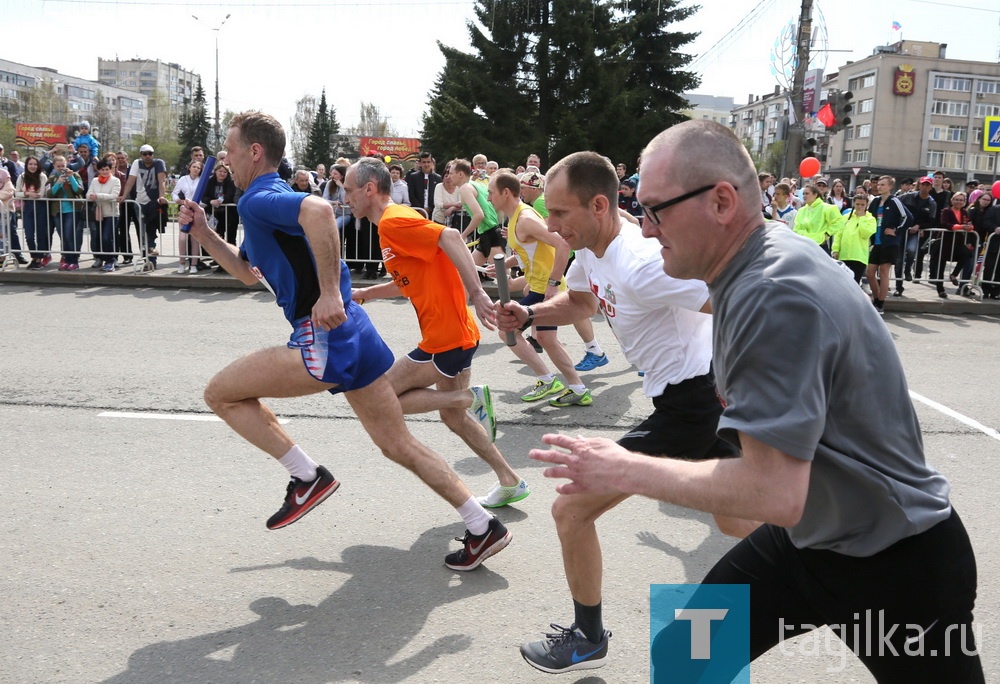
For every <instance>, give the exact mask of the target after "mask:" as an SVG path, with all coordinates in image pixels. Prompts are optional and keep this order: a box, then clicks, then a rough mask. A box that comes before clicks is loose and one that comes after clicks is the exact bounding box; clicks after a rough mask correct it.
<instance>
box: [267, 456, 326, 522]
mask: <svg viewBox="0 0 1000 684" xmlns="http://www.w3.org/2000/svg"><path fill="white" fill-rule="evenodd" d="M339 486H340V483H339V482H338V481H337V479H336V478H334V476H333V475H331V474H330V471H329V470H327V469H326V468H324V467H323V466H318V467H317V468H316V479H315V480H312V481H311V482H303V481H302V480H300V479H299V478H297V477H293V478H292V480H291V482H289V483H288V489H287V490H285V504H284V505H283V506H282V507H281V510H280V511H278V512H277V513H275V514H274V515H272V516H271V517H270V518H268V520H267V529H269V530H280V529H281V528H282V527H287V526H289V525H291V524H292V523H293V522H295V521H296V520H298V519H299V518H301V517H302V516H304V515H305V514H306V513H308V512H309V511H311V510H312V509H314V508H316V507H317V506H319V505H320V504H321V503H323V501H325V500H326V498H327V497H328V496H330V495H331V494H333V493H334V492H335V491H337V487H339Z"/></svg>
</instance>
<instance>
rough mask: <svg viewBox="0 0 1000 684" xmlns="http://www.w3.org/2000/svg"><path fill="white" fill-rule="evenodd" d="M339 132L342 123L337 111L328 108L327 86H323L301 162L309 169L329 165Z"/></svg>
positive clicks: (333, 154)
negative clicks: (338, 118)
mask: <svg viewBox="0 0 1000 684" xmlns="http://www.w3.org/2000/svg"><path fill="white" fill-rule="evenodd" d="M339 133H340V123H339V122H338V121H337V113H336V112H335V111H334V110H333V109H330V108H328V106H327V103H326V88H323V92H322V94H321V95H320V98H319V107H317V109H316V117H315V118H314V119H313V123H312V127H311V128H310V129H309V138H308V141H307V142H306V148H305V151H304V152H303V155H302V159H301V162H300V164H301V165H302V166H304V167H306V168H308V169H314V168H316V166H317V165H319V164H325V165H329V164H330V163H331V162H332V161H333V159H334V156H335V151H336V143H337V135H338V134H339ZM296 161H299V160H296Z"/></svg>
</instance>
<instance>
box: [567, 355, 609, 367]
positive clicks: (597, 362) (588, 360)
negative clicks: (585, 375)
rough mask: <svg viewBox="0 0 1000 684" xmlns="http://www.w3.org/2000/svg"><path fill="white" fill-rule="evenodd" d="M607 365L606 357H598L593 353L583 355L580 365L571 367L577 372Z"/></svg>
mask: <svg viewBox="0 0 1000 684" xmlns="http://www.w3.org/2000/svg"><path fill="white" fill-rule="evenodd" d="M606 365H608V355H607V354H601V355H600V356H598V355H597V354H595V353H594V352H587V353H586V354H584V355H583V359H582V360H581V361H580V363H578V364H576V365H575V366H573V367H574V368H575V369H577V370H578V371H591V370H594V369H595V368H600V367H601V366H606Z"/></svg>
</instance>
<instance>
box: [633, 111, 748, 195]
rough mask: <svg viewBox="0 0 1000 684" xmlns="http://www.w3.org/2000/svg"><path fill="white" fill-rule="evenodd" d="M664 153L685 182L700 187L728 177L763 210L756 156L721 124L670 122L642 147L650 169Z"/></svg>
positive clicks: (670, 164)
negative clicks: (650, 165) (755, 161)
mask: <svg viewBox="0 0 1000 684" xmlns="http://www.w3.org/2000/svg"><path fill="white" fill-rule="evenodd" d="M662 154H666V155H668V159H669V160H670V162H669V164H668V167H669V169H670V170H672V171H677V172H680V171H681V170H683V175H684V179H685V184H687V185H690V187H692V188H697V187H700V186H703V185H711V184H712V183H718V182H721V181H728V182H729V183H732V184H733V185H734V186H736V187H737V188H738V192H739V196H740V199H741V201H742V202H743V203H744V204H746V205H747V206H748V207H750V208H751V209H753V211H755V212H757V213H760V206H759V205H760V191H759V187H760V186H759V183H758V181H757V169H756V168H755V167H754V163H753V159H751V158H750V153H749V152H747V148H746V146H744V145H743V143H742V142H740V139H739V138H737V137H736V135H735V134H734V133H733V132H732V131H731V130H729V129H728V128H726V127H725V126H723V125H722V124H720V123H717V122H715V121H707V120H704V119H699V120H692V121H685V122H684V123H681V124H677V125H676V126H671V127H670V128H668V129H666V130H665V131H663V132H662V133H660V134H659V135H657V136H656V137H655V138H653V139H652V140H651V141H650V142H649V144H648V145H647V146H646V149H645V150H643V152H642V158H643V159H644V160H645V161H646V163H645V164H644V165H643V166H644V170H647V171H648V167H649V162H650V161H651V159H652V158H653V157H654V156H655V157H660V156H661V155H662ZM642 180H643V182H645V181H646V177H645V176H644V177H643V179H642Z"/></svg>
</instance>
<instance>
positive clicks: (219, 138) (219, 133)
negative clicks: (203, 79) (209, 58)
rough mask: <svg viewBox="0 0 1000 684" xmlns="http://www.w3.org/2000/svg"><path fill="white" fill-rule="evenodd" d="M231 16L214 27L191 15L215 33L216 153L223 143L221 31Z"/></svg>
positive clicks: (227, 16)
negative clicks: (220, 89) (221, 119)
mask: <svg viewBox="0 0 1000 684" xmlns="http://www.w3.org/2000/svg"><path fill="white" fill-rule="evenodd" d="M231 16H233V15H232V14H227V15H226V18H225V19H223V20H222V23H220V24H219V25H218V26H215V27H212V26H209V25H208V24H206V23H205V22H204V21H202V20H201V19H199V18H198V17H196V16H195V15H193V14H192V15H191V18H192V19H194V20H195V21H197V22H200V23H201V24H204V25H205V26H207V27H208V28H209V29H211V30H212V31H215V149H216V151H218V149H219V145H220V143H221V142H222V129H221V127H220V123H219V118H220V117H219V31H221V30H222V27H223V26H225V25H226V22H227V21H229V17H231Z"/></svg>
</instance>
